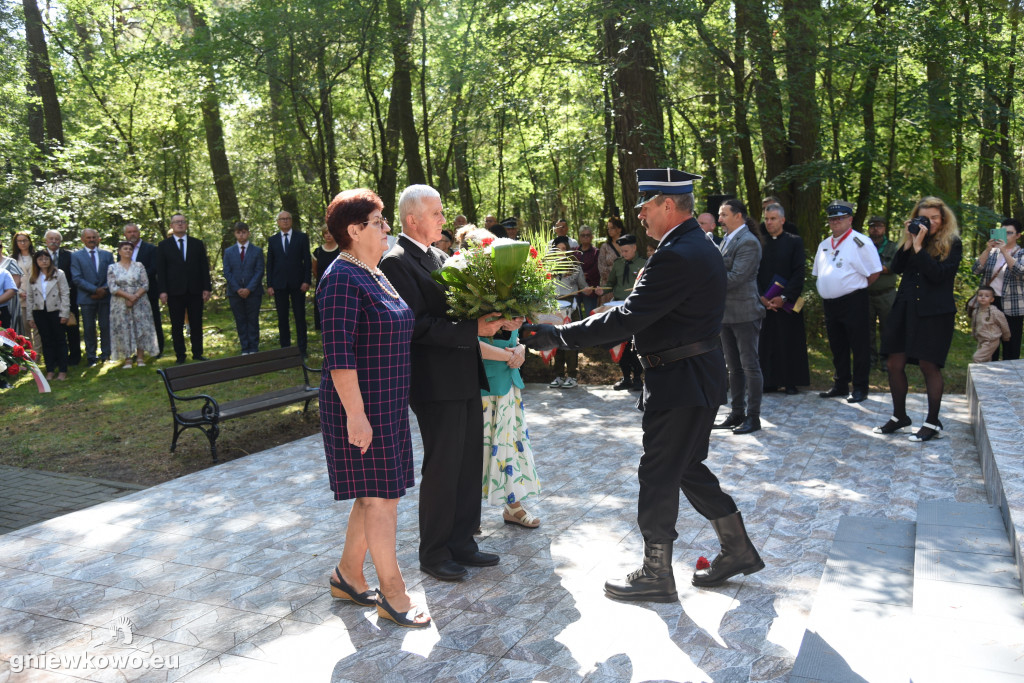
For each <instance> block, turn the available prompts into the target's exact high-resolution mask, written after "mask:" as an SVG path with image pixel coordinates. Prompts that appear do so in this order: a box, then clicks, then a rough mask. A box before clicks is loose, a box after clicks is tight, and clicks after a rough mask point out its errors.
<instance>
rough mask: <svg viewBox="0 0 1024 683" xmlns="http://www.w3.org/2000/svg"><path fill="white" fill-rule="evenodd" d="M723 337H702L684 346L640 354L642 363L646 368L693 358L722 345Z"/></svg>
mask: <svg viewBox="0 0 1024 683" xmlns="http://www.w3.org/2000/svg"><path fill="white" fill-rule="evenodd" d="M721 345H722V338H721V337H709V338H707V339H701V340H700V341H698V342H693V343H692V344H685V345H683V346H677V347H676V348H674V349H668V350H666V351H661V352H659V353H649V354H647V355H644V356H640V365H642V366H644V370H648V369H650V368H656V367H659V366H661V365H667V364H669V363H675V362H676V361H677V360H683V359H684V358H692V357H693V356H700V355H701V354H705V353H707V352H708V351H714V350H715V349H717V348H719V347H721Z"/></svg>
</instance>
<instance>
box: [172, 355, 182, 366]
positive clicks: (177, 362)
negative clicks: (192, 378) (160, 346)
mask: <svg viewBox="0 0 1024 683" xmlns="http://www.w3.org/2000/svg"><path fill="white" fill-rule="evenodd" d="M174 362H175V364H176V365H184V364H185V356H179V357H178V358H176V359H175V360H174Z"/></svg>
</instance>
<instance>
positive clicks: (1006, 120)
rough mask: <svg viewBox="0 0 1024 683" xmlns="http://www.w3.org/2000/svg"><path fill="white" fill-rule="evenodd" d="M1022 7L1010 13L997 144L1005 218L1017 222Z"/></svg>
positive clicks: (1020, 216)
mask: <svg viewBox="0 0 1024 683" xmlns="http://www.w3.org/2000/svg"><path fill="white" fill-rule="evenodd" d="M1020 5H1021V3H1020V0H1017V1H1016V2H1014V3H1013V5H1012V6H1011V8H1010V11H1009V12H1008V14H1009V16H1010V46H1009V50H1008V52H1007V57H1008V59H1007V61H1008V66H1007V67H1006V78H1005V80H1004V82H1003V87H1002V96H1001V97H1000V98H999V110H998V120H999V138H998V141H997V143H996V149H997V150H998V151H999V159H1000V161H1001V162H1002V163H1001V164H1000V168H999V175H1000V179H1001V181H1002V202H1001V204H1002V213H1003V215H1004V216H1013V217H1014V218H1016V219H1018V220H1021V219H1024V210H1022V208H1021V197H1020V174H1019V173H1018V171H1017V154H1016V151H1015V150H1014V148H1013V142H1012V140H1011V138H1010V120H1011V118H1013V116H1014V115H1013V100H1014V97H1015V93H1016V91H1015V80H1014V78H1015V76H1016V73H1017V59H1016V58H1017V28H1018V26H1019V22H1020Z"/></svg>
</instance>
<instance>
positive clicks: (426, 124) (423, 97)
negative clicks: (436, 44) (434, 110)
mask: <svg viewBox="0 0 1024 683" xmlns="http://www.w3.org/2000/svg"><path fill="white" fill-rule="evenodd" d="M417 8H418V9H419V13H420V32H421V33H422V36H423V53H422V55H421V58H420V102H421V103H422V104H423V154H424V155H425V156H426V159H427V180H426V182H427V185H433V184H434V169H433V165H432V164H431V163H430V111H429V109H428V107H427V8H426V7H424V5H423V3H422V2H417Z"/></svg>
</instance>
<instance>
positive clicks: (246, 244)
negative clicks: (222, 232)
mask: <svg viewBox="0 0 1024 683" xmlns="http://www.w3.org/2000/svg"><path fill="white" fill-rule="evenodd" d="M235 243H236V244H237V245H238V247H239V249H244V248H245V247H247V246H249V243H248V242H245V243H244V244H243V243H242V242H237V241H236V242H235Z"/></svg>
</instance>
